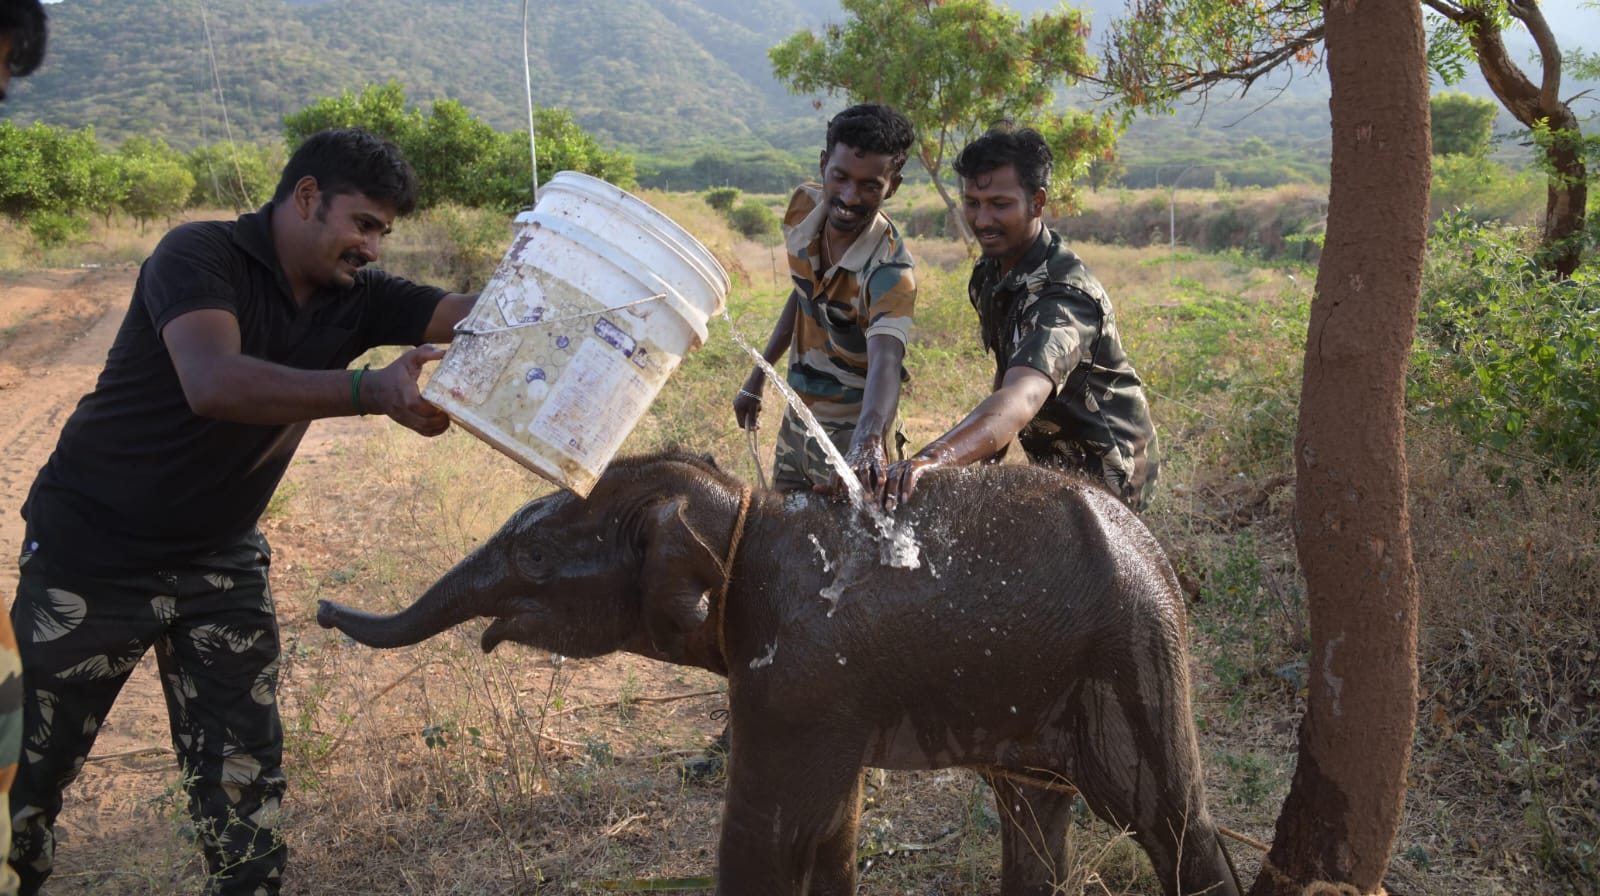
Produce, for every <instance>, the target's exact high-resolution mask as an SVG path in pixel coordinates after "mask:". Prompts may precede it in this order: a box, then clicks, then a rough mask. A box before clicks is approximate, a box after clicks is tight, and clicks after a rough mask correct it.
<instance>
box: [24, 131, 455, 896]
mask: <svg viewBox="0 0 1600 896" xmlns="http://www.w3.org/2000/svg"><path fill="white" fill-rule="evenodd" d="M415 205H416V179H415V176H414V175H413V174H412V171H411V168H410V166H408V165H407V164H406V162H405V160H404V159H403V158H401V156H400V154H399V152H398V151H397V150H396V149H395V147H394V146H393V145H391V144H389V143H387V142H385V141H383V140H380V139H378V138H377V137H374V136H372V135H370V134H367V133H365V132H362V131H356V130H343V131H324V132H322V133H319V134H316V135H313V136H312V137H310V138H308V139H307V140H306V141H305V143H303V144H302V145H301V146H300V147H299V148H298V149H297V150H295V153H294V155H293V156H292V157H291V158H290V159H289V163H288V165H287V166H286V167H285V168H284V171H283V175H282V178H281V179H280V181H279V183H278V188H277V192H276V194H275V195H274V196H273V199H272V202H271V203H269V204H268V205H267V206H266V207H264V208H262V209H261V210H260V211H258V212H254V213H252V214H247V215H244V216H242V217H240V218H239V219H238V220H236V221H207V222H196V223H191V224H184V225H182V226H179V227H177V228H176V229H174V230H173V231H171V232H170V233H168V234H167V235H166V236H165V237H163V238H162V240H161V242H160V244H159V245H157V246H156V249H155V251H154V253H152V254H151V256H150V258H149V259H148V260H146V261H145V263H144V266H143V267H142V268H141V269H140V272H139V279H138V283H137V285H136V286H135V287H134V292H133V301H132V303H131V305H130V306H129V308H128V313H127V316H126V317H125V318H124V320H123V322H122V328H121V330H120V331H119V332H118V333H117V337H116V342H115V343H114V344H113V345H112V348H111V351H110V353H109V354H108V355H107V358H106V366H105V369H104V370H103V371H102V372H101V374H100V379H99V381H98V382H97V384H96V385H95V388H94V391H92V392H90V393H89V394H88V395H86V396H84V398H83V400H82V401H81V402H79V404H78V407H77V410H75V411H74V412H73V414H72V416H71V417H70V418H69V419H68V420H67V422H66V425H65V426H64V427H63V429H62V431H61V437H60V441H59V442H58V443H57V444H56V449H55V452H54V453H53V454H51V456H50V459H49V460H48V461H47V462H46V463H45V466H44V467H43V469H41V470H40V471H39V475H38V477H37V478H36V479H35V480H34V483H33V488H32V490H31V491H30V492H29V494H28V500H27V503H26V504H24V505H23V508H22V515H23V517H24V519H26V521H27V534H26V540H25V542H24V544H23V548H22V556H21V569H20V573H21V578H20V582H19V583H18V585H17V598H16V602H15V603H14V604H13V605H12V608H11V621H12V623H13V625H14V626H15V628H16V631H17V637H18V642H19V647H20V649H21V653H22V663H23V668H24V669H25V670H26V674H25V679H26V681H25V684H26V692H25V697H24V703H23V755H22V762H21V766H20V769H19V772H18V777H17V782H16V786H15V788H14V789H13V791H12V804H11V805H12V810H13V824H14V827H15V832H14V834H13V838H14V839H13V847H12V853H11V861H12V865H13V867H15V868H16V870H17V872H18V873H19V874H20V875H21V876H22V891H21V892H22V893H24V894H30V893H36V892H38V890H39V887H40V886H41V885H42V884H43V882H44V879H45V878H46V877H47V876H49V874H50V871H51V868H52V865H53V860H54V849H55V833H54V825H55V819H56V815H57V813H59V812H60V811H61V804H62V791H63V789H64V788H65V787H66V786H67V785H68V784H70V783H71V782H72V780H73V779H74V778H75V777H76V776H77V773H78V770H79V769H80V768H81V766H82V763H83V760H84V758H85V757H86V756H88V755H89V750H90V748H91V747H92V746H93V745H94V739H95V734H96V733H97V732H98V730H99V728H100V726H101V724H102V723H103V722H104V721H105V717H106V714H107V712H109V711H110V709H111V705H112V703H113V702H114V701H115V699H116V696H117V692H118V691H119V690H120V689H121V687H122V684H123V682H124V681H126V680H127V677H128V673H129V672H130V671H131V670H132V669H133V667H134V665H135V664H136V663H137V662H138V661H139V659H140V657H142V656H143V655H144V653H145V652H146V651H147V650H149V649H150V648H151V646H154V647H155V648H156V658H157V660H158V661H159V664H160V670H161V683H162V686H163V688H164V689H165V690H166V696H167V711H168V713H169V715H170V721H171V729H172V741H173V747H174V749H175V750H176V751H177V755H178V760H179V762H180V763H181V764H182V765H183V768H184V772H185V787H186V788H187V790H188V795H189V801H190V803H189V805H190V811H191V813H192V814H193V816H194V820H195V830H196V834H197V838H198V839H199V841H200V844H201V847H202V849H203V850H204V852H205V857H206V861H207V865H208V867H209V870H210V872H211V877H210V879H209V883H208V885H207V890H206V892H207V893H215V894H235V893H238V894H246V893H248V894H274V893H277V892H278V891H279V883H280V878H281V875H282V870H283V867H284V863H285V859H286V852H285V848H284V846H283V842H282V838H281V837H280V836H278V835H277V834H276V832H275V825H276V821H277V816H278V807H279V801H280V799H281V797H282V796H283V792H284V789H285V781H284V774H283V768H282V754H283V729H282V726H281V724H280V722H279V718H278V708H277V697H276V688H277V670H278V626H277V618H276V614H275V611H274V609H273V604H272V596H271V591H270V590H269V588H268V583H267V571H268V567H269V565H270V562H271V559H270V558H271V555H270V552H269V549H268V547H267V543H266V541H265V539H263V538H262V536H261V533H260V532H259V531H258V530H257V528H256V523H257V521H258V519H259V518H260V516H261V513H262V512H263V511H264V510H265V509H266V506H267V502H268V500H269V499H270V498H271V497H272V493H273V491H274V490H275V489H276V488H277V485H278V481H279V479H280V478H281V477H282V476H283V473H284V470H285V469H286V468H287V467H288V465H289V461H290V459H291V458H292V457H293V456H294V452H295V449H296V448H297V447H298V446H299V443H300V438H301V436H302V435H303V434H304V432H305V429H306V426H307V424H308V423H309V421H311V420H316V419H320V418H325V417H343V416H351V415H355V414H367V413H374V414H385V415H387V416H388V417H390V418H391V419H393V420H394V421H395V422H397V423H399V424H401V425H403V426H406V427H408V428H410V429H413V430H415V431H417V432H418V433H421V434H422V435H426V436H432V435H438V434H439V433H441V432H443V431H444V430H445V429H446V427H448V425H449V418H447V417H446V416H445V415H444V413H443V412H441V411H440V410H439V409H438V408H436V407H434V406H432V405H431V404H429V403H428V402H426V401H425V400H423V398H422V396H421V393H420V392H419V391H418V388H417V378H418V376H419V375H420V374H421V371H422V367H423V365H424V364H425V363H427V362H429V361H433V360H437V359H438V358H440V357H442V356H443V352H441V351H439V350H438V349H435V348H433V347H432V346H430V345H425V344H423V343H426V342H439V341H446V340H448V339H450V337H451V335H452V332H453V328H454V326H455V324H456V323H457V322H458V321H460V320H461V319H462V318H463V317H464V316H465V315H466V314H467V312H468V311H470V310H471V308H472V304H473V302H474V301H475V299H476V296H470V295H460V294H454V293H447V292H446V291H445V290H442V289H438V288H435V287H430V286H420V285H417V284H414V283H410V282H408V281H406V280H403V279H400V278H398V277H394V276H391V275H389V274H386V273H383V272H382V271H378V270H376V269H374V268H372V267H369V265H371V263H372V262H375V261H377V260H378V257H379V254H380V251H381V249H382V243H383V238H384V236H385V235H386V234H388V233H389V229H390V226H391V225H392V224H393V222H394V221H395V219H396V218H398V217H399V216H401V215H405V214H408V213H410V212H411V210H412V209H413V208H414V207H415ZM380 345H410V346H418V347H416V348H412V349H411V350H409V351H407V352H405V353H404V354H402V355H401V356H400V357H399V359H398V360H396V361H394V362H393V363H391V364H389V365H387V366H385V367H382V368H380V369H375V370H371V371H368V370H367V368H366V367H362V368H360V369H358V370H349V369H346V368H347V367H348V365H349V364H350V363H351V362H352V361H354V360H355V359H356V358H357V357H359V356H360V355H362V354H363V353H365V352H366V351H367V350H368V349H370V348H373V347H375V346H380Z"/></svg>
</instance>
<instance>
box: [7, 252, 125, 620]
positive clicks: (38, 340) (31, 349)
mask: <svg viewBox="0 0 1600 896" xmlns="http://www.w3.org/2000/svg"><path fill="white" fill-rule="evenodd" d="M138 273H139V272H138V270H137V269H136V268H134V267H131V266H129V267H117V268H85V269H80V270H66V271H37V272H29V273H24V274H3V275H0V347H3V349H4V350H3V351H0V420H5V421H7V425H6V426H5V427H4V429H3V430H0V551H4V552H5V559H4V560H3V561H0V593H4V594H5V595H6V596H7V603H9V602H10V595H11V594H12V592H14V591H15V590H16V584H17V570H16V564H15V563H14V562H12V558H15V557H16V556H17V551H18V550H19V549H20V548H21V545H22V531H23V526H22V517H21V516H20V515H19V511H20V510H21V508H22V502H23V499H24V498H26V497H27V496H28V486H29V485H31V484H32V483H33V477H34V474H36V473H37V472H38V471H39V467H40V466H41V465H42V464H43V463H44V462H45V460H46V459H47V458H49V456H50V452H51V450H52V449H54V448H55V444H56V436H58V435H59V434H60V432H61V425H62V424H63V423H65V422H66V421H67V417H68V415H70V414H71V413H72V409H73V408H74V407H76V406H77V404H78V399H79V398H81V397H82V396H83V394H84V393H85V392H88V391H89V390H90V389H91V388H93V386H94V381H95V377H96V376H98V375H99V373H100V368H101V366H102V365H103V364H104V363H105V359H106V351H107V349H109V348H110V347H111V341H112V339H113V338H114V337H115V336H116V333H117V327H118V326H119V325H120V324H121V322H122V313H123V310H124V309H125V308H126V307H127V303H128V297H129V296H130V295H132V294H133V283H134V279H135V278H136V277H137V276H138Z"/></svg>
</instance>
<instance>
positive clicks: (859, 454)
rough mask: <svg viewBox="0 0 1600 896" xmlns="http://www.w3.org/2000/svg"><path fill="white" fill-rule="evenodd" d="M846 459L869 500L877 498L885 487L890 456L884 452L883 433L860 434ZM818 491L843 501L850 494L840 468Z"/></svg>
mask: <svg viewBox="0 0 1600 896" xmlns="http://www.w3.org/2000/svg"><path fill="white" fill-rule="evenodd" d="M844 460H845V463H847V464H849V465H850V469H851V470H852V471H854V472H855V474H856V479H857V480H858V481H860V483H861V487H862V488H863V489H864V490H865V491H866V494H867V496H868V500H877V497H878V491H879V490H880V489H882V488H883V484H884V481H885V469H886V468H887V467H888V456H887V455H885V454H884V453H883V434H882V433H876V432H874V433H867V434H865V435H860V436H858V437H857V439H856V440H855V442H854V443H852V444H851V445H850V452H849V453H848V454H846V455H845V456H844ZM817 491H820V492H824V493H825V494H828V495H830V496H832V497H833V499H834V500H835V501H843V500H844V499H845V498H846V497H847V496H848V495H849V494H850V490H849V489H848V488H846V487H845V484H844V480H843V479H841V478H839V471H838V470H834V471H833V474H832V475H831V476H829V477H828V484H827V485H826V486H823V487H820V488H818V489H817Z"/></svg>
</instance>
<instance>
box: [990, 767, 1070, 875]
mask: <svg viewBox="0 0 1600 896" xmlns="http://www.w3.org/2000/svg"><path fill="white" fill-rule="evenodd" d="M983 778H984V780H985V781H988V782H989V786H990V787H992V788H994V803H995V809H996V810H997V811H998V814H999V816H1000V894H1001V896H1053V894H1055V893H1059V892H1064V891H1063V890H1062V889H1061V888H1062V887H1064V886H1065V885H1066V882H1067V874H1068V872H1069V871H1070V870H1071V869H1069V868H1068V867H1067V828H1068V827H1069V826H1070V825H1071V824H1072V799H1073V797H1074V796H1075V794H1073V793H1072V792H1070V791H1061V790H1052V789H1050V788H1046V787H1036V786H1033V785H1030V784H1023V783H1020V782H1018V781H1016V780H1015V779H1013V778H1009V777H1002V776H1000V775H994V774H989V773H984V775H983Z"/></svg>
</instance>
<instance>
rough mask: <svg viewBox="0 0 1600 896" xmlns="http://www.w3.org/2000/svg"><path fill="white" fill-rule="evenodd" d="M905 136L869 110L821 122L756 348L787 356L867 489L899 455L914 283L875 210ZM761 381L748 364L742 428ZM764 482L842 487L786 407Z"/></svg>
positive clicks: (749, 422)
mask: <svg viewBox="0 0 1600 896" xmlns="http://www.w3.org/2000/svg"><path fill="white" fill-rule="evenodd" d="M913 139H914V132H913V130H912V127H911V122H910V121H909V120H907V119H906V117H905V116H904V115H901V114H900V113H899V112H896V111H895V110H893V109H891V108H889V107H888V106H883V105H879V104H876V103H864V104H861V105H857V106H852V107H850V108H848V109H846V110H844V111H843V112H840V113H839V114H838V115H836V116H834V118H833V120H832V121H830V122H828V132H827V142H826V144H825V148H824V149H823V151H822V156H821V160H820V163H819V166H818V167H819V171H820V173H821V177H822V183H821V184H805V185H803V186H801V187H800V188H799V189H797V190H795V192H794V195H793V197H791V198H790V200H789V208H788V211H787V212H785V214H784V218H783V232H784V241H785V243H786V245H787V247H788V256H789V273H790V276H791V279H793V281H794V289H793V291H792V292H790V294H789V300H788V302H787V303H786V304H785V305H784V308H783V311H782V313H781V314H780V315H779V317H778V321H777V324H776V325H775V326H774V327H773V328H772V336H771V337H770V338H769V339H768V341H767V346H766V351H765V353H764V355H765V357H766V359H767V361H768V363H772V362H776V361H777V360H778V359H779V358H781V357H783V354H784V352H785V351H788V352H789V373H788V377H787V379H788V383H789V386H790V387H791V388H793V389H794V391H795V392H796V393H798V394H799V396H800V399H801V401H803V402H805V404H806V407H808V408H809V409H810V410H811V413H812V415H814V416H815V417H816V418H817V422H818V423H820V424H821V425H822V428H823V429H824V430H825V431H826V432H827V433H828V437H829V440H830V441H832V442H833V443H834V445H835V446H836V447H837V448H838V449H839V452H840V453H841V454H843V455H844V456H845V460H846V461H847V462H848V463H849V465H850V467H851V469H852V470H854V471H855V474H856V477H857V478H858V479H860V480H861V482H862V484H863V485H864V486H865V487H866V488H868V489H870V490H876V489H878V488H879V487H880V486H881V485H882V482H883V476H884V471H885V468H886V466H887V462H888V458H887V457H886V451H893V452H894V454H895V458H896V459H898V458H899V457H900V445H899V443H898V439H897V438H896V437H897V435H898V432H897V430H896V427H895V420H896V411H897V408H898V405H899V401H900V384H901V381H902V380H903V379H904V378H905V372H904V368H903V366H902V364H901V362H902V360H903V359H904V357H905V346H906V340H907V338H908V337H909V334H910V332H911V316H912V312H913V309H914V308H915V305H916V300H917V284H916V280H915V278H914V277H913V274H912V265H913V262H912V259H911V253H910V252H908V251H907V250H906V245H905V242H904V240H902V239H901V238H900V233H899V231H898V230H896V229H895V226H894V224H893V223H892V222H890V220H889V218H888V216H886V215H884V214H883V213H882V212H881V211H879V207H880V206H881V205H882V204H883V203H884V201H885V200H887V199H888V198H889V197H891V196H893V195H894V192H895V190H896V189H898V188H899V186H900V169H901V168H902V167H903V166H904V165H905V162H906V157H907V154H908V153H909V152H910V149H911V143H912V140H913ZM765 383H766V374H765V373H764V372H763V371H762V370H761V368H760V367H757V368H756V369H755V370H753V371H752V372H751V373H750V376H749V378H748V379H746V380H745V382H744V385H743V387H741V388H740V389H739V394H738V396H737V397H736V398H735V400H734V403H733V410H734V416H735V417H736V419H737V420H738V421H739V425H740V426H741V427H743V428H745V429H754V428H755V427H756V421H757V417H758V416H759V414H760V413H761V400H762V397H761V390H762V386H763V385H765ZM886 442H887V443H888V445H887V447H886V444H885V443H886ZM773 485H774V486H775V487H776V488H778V489H780V490H784V491H795V490H804V489H816V490H829V491H832V490H835V489H837V487H838V486H839V485H840V483H839V481H838V478H837V475H836V474H835V473H834V471H833V469H832V467H831V466H829V464H828V461H827V456H826V454H825V453H824V449H823V447H822V446H821V445H820V444H819V443H818V442H817V440H815V439H813V438H812V437H811V436H810V435H809V434H808V433H807V432H806V430H805V427H804V425H803V424H802V423H801V422H800V420H799V418H798V417H797V416H796V414H795V412H794V410H792V409H791V410H790V411H789V412H788V413H786V414H785V415H784V418H783V424H782V426H781V427H780V428H779V431H778V439H777V451H776V456H775V458H774V461H773Z"/></svg>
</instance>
